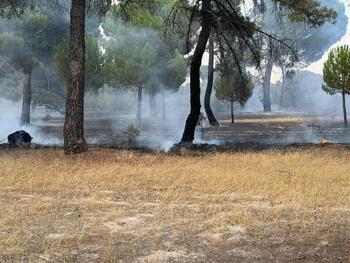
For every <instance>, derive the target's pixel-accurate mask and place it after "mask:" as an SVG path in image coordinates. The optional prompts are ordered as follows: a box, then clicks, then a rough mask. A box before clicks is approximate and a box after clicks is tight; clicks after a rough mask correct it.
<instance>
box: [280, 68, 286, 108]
mask: <svg viewBox="0 0 350 263" xmlns="http://www.w3.org/2000/svg"><path fill="white" fill-rule="evenodd" d="M281 70H282V88H281V98H280V108H281V107H283V106H284V90H285V79H286V74H285V70H284V67H283V66H282V67H281Z"/></svg>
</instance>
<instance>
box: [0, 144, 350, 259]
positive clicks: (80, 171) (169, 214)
mask: <svg viewBox="0 0 350 263" xmlns="http://www.w3.org/2000/svg"><path fill="white" fill-rule="evenodd" d="M349 158H350V150H349V149H347V148H346V147H342V146H332V145H328V146H324V147H312V148H308V147H305V148H295V149H293V148H289V149H288V150H264V151H260V152H255V151H246V152H232V153H197V154H196V155H193V154H185V153H184V154H180V155H178V154H177V155H172V154H165V153H157V152H153V153H145V152H140V151H127V150H107V149H90V151H89V152H88V153H86V154H83V155H80V156H74V157H66V156H64V155H63V153H62V150H60V149H56V150H55V149H51V150H50V149H46V150H16V149H10V150H9V149H2V150H0V167H1V169H0V210H1V211H2V213H0V262H19V261H21V262H135V263H136V262H220V263H221V262H253V263H254V262H344V263H347V262H349V260H350V205H349V204H350V180H349V179H350V173H349V171H350V163H349Z"/></svg>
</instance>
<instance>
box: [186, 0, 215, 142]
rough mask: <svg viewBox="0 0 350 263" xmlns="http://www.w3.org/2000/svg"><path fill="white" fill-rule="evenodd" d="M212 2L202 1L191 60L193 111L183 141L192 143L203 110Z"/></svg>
mask: <svg viewBox="0 0 350 263" xmlns="http://www.w3.org/2000/svg"><path fill="white" fill-rule="evenodd" d="M210 2H211V0H203V1H202V8H201V13H202V22H201V26H202V29H201V32H200V34H199V37H198V41H197V46H196V49H195V51H194V54H193V57H192V61H191V74H190V78H191V80H190V86H191V88H190V91H191V112H190V114H189V115H188V118H187V120H186V126H185V130H184V133H183V135H182V139H181V142H182V143H192V142H193V140H194V134H195V130H196V126H197V122H198V119H199V115H200V112H201V101H200V93H201V88H200V67H201V64H202V58H203V54H204V52H205V48H206V46H207V43H208V39H209V37H210V31H211V14H210V10H211V8H210Z"/></svg>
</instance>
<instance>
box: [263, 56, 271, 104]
mask: <svg viewBox="0 0 350 263" xmlns="http://www.w3.org/2000/svg"><path fill="white" fill-rule="evenodd" d="M272 68H273V59H272V58H269V60H268V61H267V65H266V70H265V76H264V83H263V89H264V99H263V104H264V111H271V97H270V86H271V74H272Z"/></svg>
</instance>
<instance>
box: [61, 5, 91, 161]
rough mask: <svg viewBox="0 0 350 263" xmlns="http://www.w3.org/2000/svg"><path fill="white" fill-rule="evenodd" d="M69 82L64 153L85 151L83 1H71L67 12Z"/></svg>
mask: <svg viewBox="0 0 350 263" xmlns="http://www.w3.org/2000/svg"><path fill="white" fill-rule="evenodd" d="M70 18H71V21H70V63H69V83H68V90H67V100H66V116H65V123H64V152H65V154H67V155H68V154H79V153H82V152H85V151H86V150H87V146H86V141H85V138H84V88H85V80H84V78H85V0H72V7H71V13H70Z"/></svg>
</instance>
